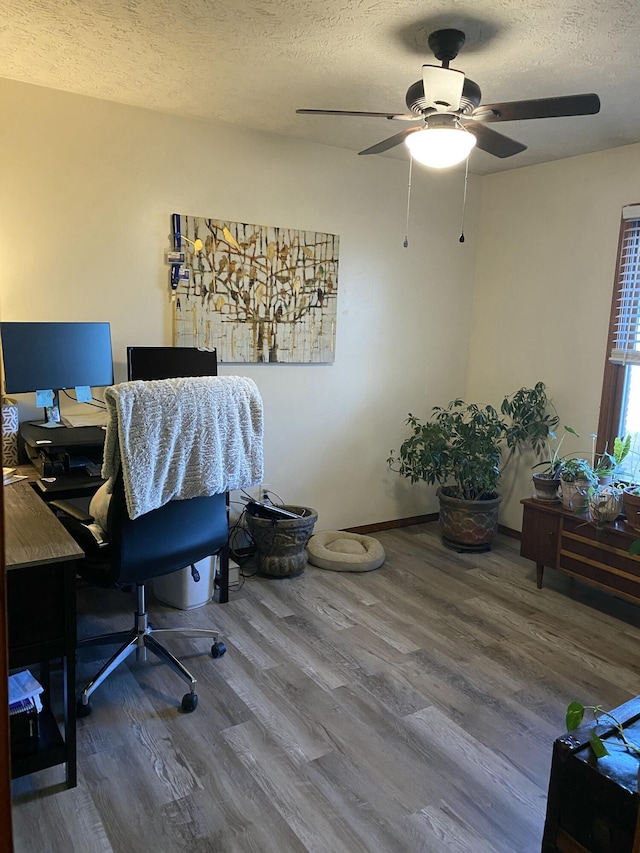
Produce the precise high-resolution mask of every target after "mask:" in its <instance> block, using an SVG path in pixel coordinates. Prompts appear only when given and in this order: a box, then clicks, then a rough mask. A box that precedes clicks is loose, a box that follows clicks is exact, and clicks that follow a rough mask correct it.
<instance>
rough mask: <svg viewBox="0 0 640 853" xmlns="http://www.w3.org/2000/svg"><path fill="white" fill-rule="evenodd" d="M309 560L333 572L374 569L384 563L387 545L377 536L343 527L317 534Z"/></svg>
mask: <svg viewBox="0 0 640 853" xmlns="http://www.w3.org/2000/svg"><path fill="white" fill-rule="evenodd" d="M307 552H308V554H309V562H310V563H311V564H312V565H314V566H318V567H319V568H321V569H329V570H330V571H332V572H370V571H371V570H372V569H377V568H379V567H380V566H381V565H382V564H383V563H384V557H385V554H384V548H383V547H382V545H381V544H380V543H379V542H378V540H377V539H373V538H372V537H371V536H361V535H360V534H359V533H345V532H344V531H342V530H325V531H324V533H316V534H314V535H313V536H312V537H311V539H309V542H308V544H307Z"/></svg>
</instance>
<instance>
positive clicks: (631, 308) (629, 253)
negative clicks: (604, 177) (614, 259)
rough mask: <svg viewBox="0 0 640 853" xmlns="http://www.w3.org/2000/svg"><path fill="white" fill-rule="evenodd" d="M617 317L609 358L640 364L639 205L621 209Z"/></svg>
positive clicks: (613, 361)
mask: <svg viewBox="0 0 640 853" xmlns="http://www.w3.org/2000/svg"><path fill="white" fill-rule="evenodd" d="M622 219H623V229H622V236H621V238H620V249H619V258H618V280H617V293H618V296H617V304H616V316H615V319H614V325H613V336H612V337H613V340H612V341H611V351H610V354H609V361H611V362H612V363H613V364H640V204H630V205H627V206H626V207H623V209H622Z"/></svg>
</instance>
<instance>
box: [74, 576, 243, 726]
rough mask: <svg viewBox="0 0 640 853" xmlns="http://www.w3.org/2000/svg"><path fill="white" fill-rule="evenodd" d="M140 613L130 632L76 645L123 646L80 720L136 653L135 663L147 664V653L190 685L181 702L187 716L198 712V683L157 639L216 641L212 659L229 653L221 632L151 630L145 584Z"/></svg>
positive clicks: (82, 706) (101, 674) (81, 707)
mask: <svg viewBox="0 0 640 853" xmlns="http://www.w3.org/2000/svg"><path fill="white" fill-rule="evenodd" d="M137 591H138V609H137V611H136V613H135V619H134V625H133V628H132V629H131V630H130V631H118V632H116V633H112V634H103V635H101V636H99V637H88V638H87V639H85V640H80V641H79V642H78V644H77V647H78V648H85V647H89V646H102V645H108V644H112V643H121V644H122V645H121V646H120V648H119V649H118V650H117V651H116V652H115V653H114V654H113V655H112V656H111V657H110V658H109V660H108V661H107V662H106V663H105V664H104V666H103V667H102V668H101V669H100V670H99V671H98V673H97V674H96V675H95V676H94V677H93V678H92V679H91V681H89V683H88V684H87V685H86V687H85V688H84V690H83V691H82V693H81V694H80V698H79V700H78V716H80V717H86V716H87V715H88V714H89V713H91V705H90V703H89V698H90V697H91V695H92V694H93V693H94V691H95V690H97V688H98V687H99V686H100V685H101V684H102V682H103V681H104V680H105V678H107V676H109V675H111V673H112V672H113V671H114V670H115V669H117V667H118V666H120V664H121V663H122V662H123V661H125V660H126V659H127V658H128V657H129V655H131V654H132V653H133V652H134V651H135V652H136V660H138V661H146V660H147V650H149V651H150V652H153V654H154V655H155V656H156V657H158V658H160V660H161V661H162V662H163V663H166V664H167V666H168V667H170V669H172V670H173V671H174V672H175V673H176V674H177V675H179V676H180V678H182V679H183V681H186V682H187V684H188V685H189V693H186V694H185V695H184V697H183V699H182V710H183V711H185V712H186V713H188V712H190V711H193V710H195V707H196V705H197V703H198V697H197V695H196V684H197V683H198V682H197V679H196V678H195V677H194V676H193V675H192V674H191V673H190V672H189V670H188V669H187V668H186V667H185V666H184V665H183V664H182V663H181V662H180V661H179V660H178V658H177V657H175V655H173V654H171V652H170V651H169V650H168V649H166V648H165V647H164V646H163V645H162V644H161V643H159V642H158V640H157V639H156V637H162V636H168V637H170V636H174V637H199V638H200V639H203V638H206V639H210V640H213V646H212V647H211V655H212V656H213V657H214V658H215V657H222V655H223V654H224V653H225V652H226V648H225V646H224V643H219V642H218V631H213V630H209V629H206V628H152V627H151V626H150V625H149V619H148V615H147V611H146V604H145V590H144V584H140V585H138V588H137Z"/></svg>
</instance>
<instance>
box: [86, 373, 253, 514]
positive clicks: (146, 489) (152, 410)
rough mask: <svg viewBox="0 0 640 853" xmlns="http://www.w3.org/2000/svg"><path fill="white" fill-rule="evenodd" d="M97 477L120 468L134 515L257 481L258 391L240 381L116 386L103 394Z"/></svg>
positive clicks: (213, 378) (220, 379)
mask: <svg viewBox="0 0 640 853" xmlns="http://www.w3.org/2000/svg"><path fill="white" fill-rule="evenodd" d="M104 399H105V403H106V406H107V415H108V419H107V433H106V437H105V446H104V461H103V465H102V476H103V477H105V478H106V479H108V480H110V481H111V483H113V479H114V477H115V476H116V474H117V473H118V470H119V468H120V466H122V474H123V480H124V489H125V496H126V500H127V510H128V513H129V517H130V518H137V517H138V516H139V515H144V513H146V512H150V511H151V510H153V509H157V508H158V507H160V506H162V505H163V504H165V503H168V501H171V500H185V499H187V498H193V497H198V496H200V495H214V494H218V493H220V492H225V491H228V490H231V489H240V488H245V487H247V486H253V485H256V484H257V483H260V482H261V480H262V476H263V456H262V432H263V411H262V398H261V396H260V392H259V391H258V388H257V386H256V384H255V382H254V381H253V380H252V379H247V378H246V377H243V376H203V377H197V378H188V379H158V380H153V381H151V382H142V381H136V382H123V383H121V384H119V385H112V386H111V387H110V388H107V389H105V393H104Z"/></svg>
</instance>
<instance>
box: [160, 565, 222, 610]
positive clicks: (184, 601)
mask: <svg viewBox="0 0 640 853" xmlns="http://www.w3.org/2000/svg"><path fill="white" fill-rule="evenodd" d="M217 561H218V558H217V556H215V555H214V556H211V557H205V558H204V559H203V560H200V561H199V562H197V563H196V569H197V570H198V574H199V575H200V580H199V581H198V582H197V583H196V581H194V579H193V577H192V576H191V566H187V567H186V568H184V569H180V571H179V572H172V573H171V574H169V575H162V577H159V578H154V581H153V592H154V595H155V597H156V598H157V599H158V601H162V602H163V604H169V605H170V606H171V607H177V608H178V610H193V609H194V608H195V607H202V605H203V604H206V603H207V602H208V601H211V599H212V598H213V584H214V580H215V576H216V565H217Z"/></svg>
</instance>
